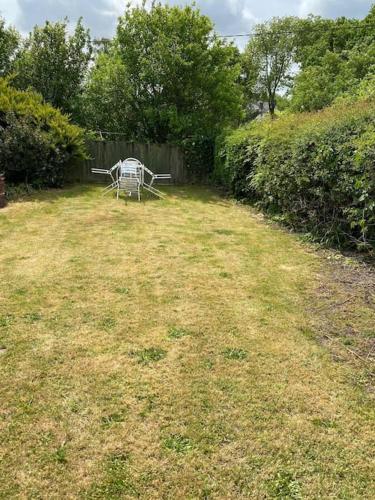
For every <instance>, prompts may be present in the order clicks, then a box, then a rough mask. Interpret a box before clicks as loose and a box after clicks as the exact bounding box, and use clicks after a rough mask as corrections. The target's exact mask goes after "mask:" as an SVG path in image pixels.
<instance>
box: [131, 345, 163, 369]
mask: <svg viewBox="0 0 375 500" xmlns="http://www.w3.org/2000/svg"><path fill="white" fill-rule="evenodd" d="M131 355H135V356H136V357H137V358H138V363H140V364H142V365H148V364H150V363H156V362H157V361H161V360H162V359H164V358H165V357H166V355H167V351H164V349H160V348H159V347H150V348H149V349H143V350H142V351H137V352H135V353H131Z"/></svg>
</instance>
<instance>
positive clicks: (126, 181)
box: [117, 158, 144, 201]
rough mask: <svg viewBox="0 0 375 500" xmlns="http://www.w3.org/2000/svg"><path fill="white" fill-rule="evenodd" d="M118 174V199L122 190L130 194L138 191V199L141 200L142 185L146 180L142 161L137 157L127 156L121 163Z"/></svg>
mask: <svg viewBox="0 0 375 500" xmlns="http://www.w3.org/2000/svg"><path fill="white" fill-rule="evenodd" d="M117 175H118V176H117V199H119V196H120V191H124V192H125V193H127V194H128V196H132V194H133V193H136V194H137V196H138V201H141V187H142V186H143V181H144V168H143V165H142V163H141V162H140V161H139V160H137V159H136V158H127V159H126V160H125V161H123V162H122V163H121V166H120V168H119V169H118V171H117Z"/></svg>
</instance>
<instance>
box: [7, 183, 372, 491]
mask: <svg viewBox="0 0 375 500" xmlns="http://www.w3.org/2000/svg"><path fill="white" fill-rule="evenodd" d="M0 241H1V254H0V273H1V279H0V346H1V350H0V377H1V381H2V382H1V384H0V400H1V409H0V453H1V456H0V478H1V482H0V497H1V498H4V499H5V498H6V499H8V498H95V499H102V498H103V499H106V498H108V499H109V498H113V499H115V498H116V499H117V498H132V497H134V498H137V497H138V498H233V499H237V498H366V499H367V498H374V496H375V487H374V461H373V446H374V420H373V417H374V412H373V406H372V405H371V400H370V397H369V396H368V395H367V394H366V392H364V391H363V388H362V387H360V386H359V385H358V384H356V383H354V380H355V377H356V374H358V371H357V369H356V368H355V367H354V366H351V365H350V364H347V363H342V362H337V361H335V360H334V359H333V358H332V356H331V354H330V352H329V350H327V348H326V347H324V346H321V345H319V343H318V342H317V341H316V338H315V337H314V335H313V332H311V324H312V323H311V319H312V318H311V317H310V316H309V314H313V313H312V312H311V311H312V310H313V309H312V308H311V305H312V304H311V297H312V295H313V293H314V290H315V288H316V286H317V284H318V282H319V273H320V272H321V268H322V265H324V261H323V260H322V258H321V257H319V256H318V255H317V254H315V253H314V252H311V251H308V250H307V249H306V247H304V246H303V245H302V243H300V242H298V241H297V239H296V238H294V237H293V236H290V235H288V234H286V233H284V232H283V231H280V230H278V229H276V228H273V227H269V226H267V225H265V224H264V223H262V221H260V220H258V218H257V217H256V215H255V214H252V213H251V212H249V211H248V210H247V209H245V208H241V207H238V206H236V205H235V204H233V203H232V202H230V201H226V200H223V199H221V198H220V197H219V196H217V195H216V194H215V193H213V192H211V191H209V190H206V189H201V188H186V189H170V191H169V197H168V199H167V200H166V201H153V200H147V201H146V203H142V204H138V203H136V202H134V203H133V202H128V203H127V204H125V203H124V201H123V200H122V201H120V202H116V201H115V200H114V199H113V198H111V197H107V198H101V197H100V194H99V190H98V189H97V188H93V187H75V188H71V189H67V190H63V191H55V192H48V193H40V194H38V195H37V196H35V197H34V198H31V199H30V200H29V201H26V202H22V203H14V204H11V205H10V206H9V207H8V208H7V209H5V210H3V211H2V212H1V213H0ZM307 311H310V313H308V312H307Z"/></svg>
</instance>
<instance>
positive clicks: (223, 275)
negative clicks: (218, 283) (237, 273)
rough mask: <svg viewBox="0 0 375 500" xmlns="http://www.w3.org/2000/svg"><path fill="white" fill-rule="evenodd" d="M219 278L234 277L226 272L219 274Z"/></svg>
mask: <svg viewBox="0 0 375 500" xmlns="http://www.w3.org/2000/svg"><path fill="white" fill-rule="evenodd" d="M219 276H220V278H225V279H228V278H231V277H232V275H231V274H230V273H227V272H225V271H223V272H221V273H219Z"/></svg>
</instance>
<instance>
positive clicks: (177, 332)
mask: <svg viewBox="0 0 375 500" xmlns="http://www.w3.org/2000/svg"><path fill="white" fill-rule="evenodd" d="M188 335H190V332H188V331H187V330H185V329H184V328H171V329H170V330H169V332H168V338H170V339H171V340H179V339H182V338H184V337H187V336H188Z"/></svg>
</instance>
